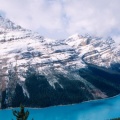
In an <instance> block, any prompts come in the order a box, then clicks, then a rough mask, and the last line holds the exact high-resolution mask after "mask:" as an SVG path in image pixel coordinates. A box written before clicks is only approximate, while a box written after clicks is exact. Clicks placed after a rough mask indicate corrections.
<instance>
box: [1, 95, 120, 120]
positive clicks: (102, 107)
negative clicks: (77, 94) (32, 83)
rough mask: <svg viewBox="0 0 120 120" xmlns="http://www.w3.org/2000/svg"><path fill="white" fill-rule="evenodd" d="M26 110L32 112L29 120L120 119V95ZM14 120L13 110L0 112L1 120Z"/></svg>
mask: <svg viewBox="0 0 120 120" xmlns="http://www.w3.org/2000/svg"><path fill="white" fill-rule="evenodd" d="M13 109H17V110H18V108H13ZM26 109H28V110H29V112H30V115H29V118H28V120H32V119H34V120H110V119H111V118H117V117H120V95H118V96H115V97H112V98H109V99H108V98H107V99H103V100H94V101H89V102H83V103H80V104H74V105H67V106H53V107H48V108H26ZM12 119H13V120H15V117H14V116H13V115H12V109H5V110H0V120H12Z"/></svg>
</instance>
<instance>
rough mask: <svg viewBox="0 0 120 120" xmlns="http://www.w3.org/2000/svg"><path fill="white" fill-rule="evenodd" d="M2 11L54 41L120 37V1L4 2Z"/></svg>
mask: <svg viewBox="0 0 120 120" xmlns="http://www.w3.org/2000/svg"><path fill="white" fill-rule="evenodd" d="M0 3H1V4H0V11H2V12H3V13H5V15H6V17H8V18H9V19H11V20H12V21H14V22H15V23H16V24H19V25H21V26H22V27H25V28H28V29H31V30H34V31H39V32H40V33H41V34H43V35H46V36H48V37H52V38H58V39H59V38H65V37H67V36H68V35H71V34H74V33H76V32H77V33H80V34H85V33H89V34H92V35H96V36H113V37H114V36H117V37H118V36H119V33H120V27H119V26H120V14H119V11H120V6H119V5H120V1H119V0H97V1H96V0H20V1H19V0H12V1H10V0H0Z"/></svg>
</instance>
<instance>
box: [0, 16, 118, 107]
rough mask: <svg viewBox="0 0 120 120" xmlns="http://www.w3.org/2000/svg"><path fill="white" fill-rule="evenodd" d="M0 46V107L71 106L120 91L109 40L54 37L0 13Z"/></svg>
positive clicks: (113, 49) (115, 52)
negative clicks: (0, 101)
mask: <svg viewBox="0 0 120 120" xmlns="http://www.w3.org/2000/svg"><path fill="white" fill-rule="evenodd" d="M1 21H2V22H1ZM0 48H1V51H0V66H1V68H0V71H1V75H0V84H1V88H0V89H1V93H0V99H1V100H2V103H1V107H2V108H6V107H11V106H12V107H15V106H19V104H20V102H23V104H25V105H26V106H32V107H47V106H51V105H59V104H72V103H78V102H82V101H87V100H91V99H100V98H105V97H109V96H113V95H116V94H118V93H120V87H117V88H116V85H117V84H118V83H119V79H120V75H119V73H120V71H119V66H120V45H117V44H115V42H114V40H113V39H112V38H108V39H104V38H97V37H91V36H89V35H85V36H81V35H78V34H76V35H73V36H71V37H69V38H68V39H64V40H56V41H55V40H51V39H48V38H45V37H43V36H41V35H39V34H38V33H34V32H32V31H30V30H27V29H23V28H22V27H20V26H17V25H15V24H14V23H12V22H11V21H10V20H7V19H4V18H2V17H0ZM90 65H92V66H90ZM101 67H102V69H100V68H101ZM110 70H112V71H114V72H115V73H118V77H117V78H116V74H115V75H112V73H109V72H107V71H110ZM98 71H99V72H100V73H102V75H101V74H100V73H99V72H98ZM109 74H110V76H111V75H112V77H111V78H109ZM100 79H103V80H100ZM114 79H115V80H114ZM96 81H97V82H99V84H100V85H102V86H106V88H108V90H106V89H105V88H103V87H101V86H100V85H99V84H98V83H96ZM109 92H110V93H109ZM36 94H37V95H36ZM16 99H18V101H16Z"/></svg>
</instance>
